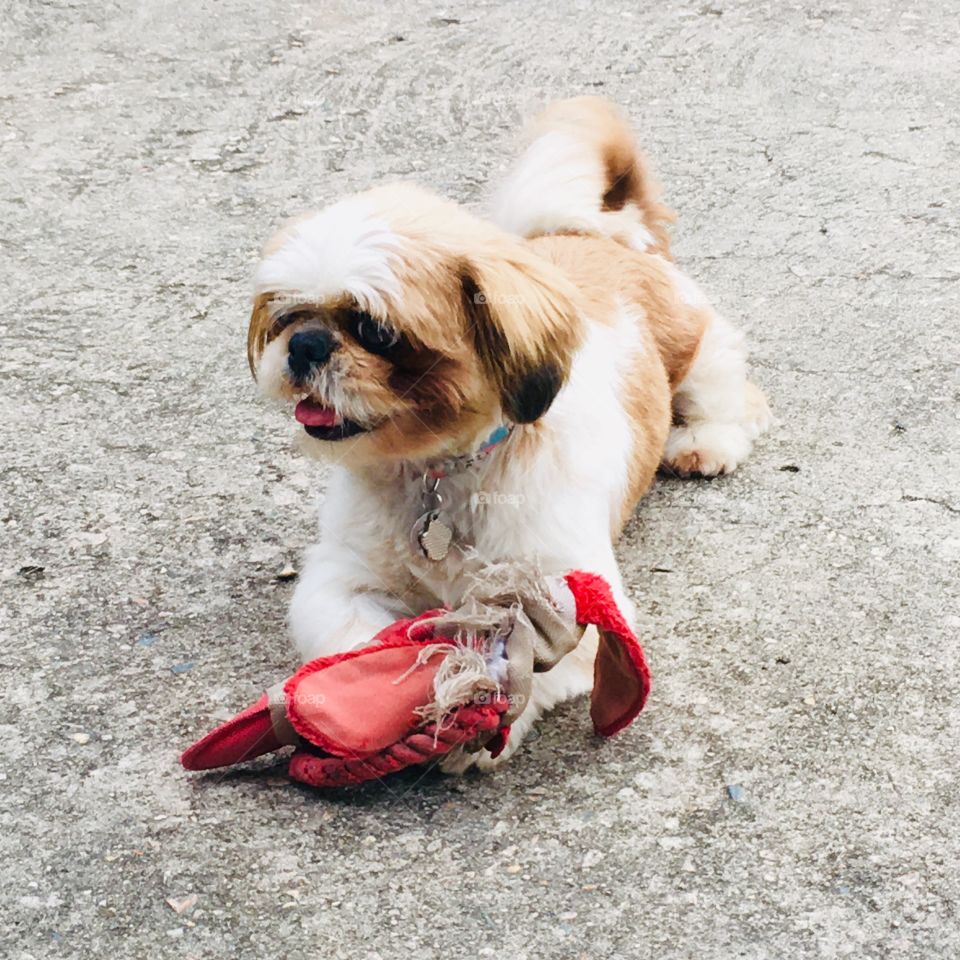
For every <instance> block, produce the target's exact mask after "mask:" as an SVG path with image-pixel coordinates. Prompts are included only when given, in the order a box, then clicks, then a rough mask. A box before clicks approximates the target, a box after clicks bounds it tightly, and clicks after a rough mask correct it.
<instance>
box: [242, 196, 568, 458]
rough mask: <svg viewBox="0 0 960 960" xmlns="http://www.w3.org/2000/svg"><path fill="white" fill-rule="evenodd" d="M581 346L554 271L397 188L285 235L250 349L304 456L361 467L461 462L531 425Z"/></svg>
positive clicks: (479, 226) (309, 219) (260, 278)
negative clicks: (496, 436) (506, 425)
mask: <svg viewBox="0 0 960 960" xmlns="http://www.w3.org/2000/svg"><path fill="white" fill-rule="evenodd" d="M580 336H581V321H580V310H579V307H578V304H577V292H576V290H575V288H574V287H573V286H572V285H571V284H570V283H569V281H568V280H567V279H566V278H565V277H564V276H563V274H562V273H560V271H558V270H557V269H556V268H555V267H554V266H553V265H552V264H550V263H549V262H547V261H546V260H544V259H542V258H540V257H538V256H536V255H535V254H534V253H533V252H532V251H531V250H530V249H529V248H528V247H527V245H526V244H525V243H524V241H522V240H521V239H520V238H517V237H514V236H512V235H510V234H507V233H504V232H502V231H501V230H499V229H497V228H496V227H494V226H492V225H490V224H488V223H485V222H484V221H481V220H479V219H477V218H476V217H474V216H472V215H470V214H469V213H467V212H466V211H464V210H462V209H461V208H459V207H457V206H456V205H454V204H452V203H449V202H447V201H444V200H441V199H439V198H437V197H435V196H433V195H432V194H429V193H427V192H425V191H423V190H420V189H418V188H416V187H413V186H411V185H406V184H400V185H393V186H388V187H381V188H377V189H375V190H372V191H369V192H368V193H365V194H360V195H358V196H355V197H350V198H348V199H346V200H343V201H340V202H339V203H336V204H334V205H333V206H330V207H328V208H326V209H324V210H322V211H320V212H317V213H311V214H307V215H304V216H301V217H299V218H297V219H295V220H293V221H291V222H289V223H288V224H286V225H285V226H284V227H282V228H281V230H280V231H279V233H277V235H276V236H274V237H273V239H272V240H271V241H270V242H269V243H268V244H267V246H266V248H265V250H264V254H263V258H262V260H261V262H260V265H259V267H258V269H257V273H256V280H255V294H254V304H253V313H252V316H251V319H250V329H249V335H248V341H247V346H248V357H249V361H250V367H251V370H252V372H253V374H254V376H255V377H256V378H257V380H258V382H259V384H260V386H261V388H262V389H263V391H264V392H265V393H267V394H268V395H270V396H273V397H277V398H280V399H282V400H286V401H288V402H291V403H295V404H296V406H295V410H294V412H295V416H296V419H297V421H299V423H300V424H301V425H302V427H303V430H304V433H305V441H306V444H307V447H308V449H310V450H311V452H314V453H319V454H321V455H322V454H323V452H324V451H329V450H332V449H334V448H335V449H336V453H335V455H336V456H337V458H338V459H340V460H342V461H344V462H349V463H354V464H370V463H376V462H378V461H384V460H428V459H431V458H436V457H443V456H450V455H455V454H458V453H464V452H469V451H471V450H472V449H475V447H476V445H477V443H478V439H482V438H483V437H485V436H486V435H487V434H489V432H490V430H491V429H492V428H493V427H495V426H496V425H498V424H499V423H502V422H503V421H508V422H512V423H518V424H524V423H531V422H533V421H535V420H537V419H538V418H539V417H541V416H542V415H543V414H544V413H545V412H546V411H547V409H548V408H549V407H550V404H551V403H552V402H553V399H554V397H555V396H556V394H557V392H558V391H559V390H560V389H561V387H562V386H563V384H564V382H565V380H566V378H567V375H568V372H569V369H570V363H571V358H572V355H573V352H574V350H575V348H576V346H577V343H578V342H579V339H580Z"/></svg>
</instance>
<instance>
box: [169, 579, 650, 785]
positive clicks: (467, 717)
mask: <svg viewBox="0 0 960 960" xmlns="http://www.w3.org/2000/svg"><path fill="white" fill-rule="evenodd" d="M591 624H592V625H594V626H595V627H596V628H597V631H598V635H599V641H598V646H597V655H596V659H595V661H594V684H593V693H592V696H591V707H590V715H591V718H592V719H593V725H594V729H595V730H596V731H597V733H599V734H601V735H602V736H607V737H609V736H612V735H613V734H614V733H616V732H617V731H618V730H621V729H623V727H625V726H626V725H627V724H629V723H630V722H631V721H632V720H633V719H634V717H636V715H637V714H638V713H639V712H640V711H641V710H642V709H643V705H644V703H645V702H646V699H647V694H648V692H649V689H650V672H649V670H648V669H647V664H646V661H645V659H644V656H643V650H642V649H641V648H640V644H639V643H638V642H637V639H636V637H635V636H634V635H633V632H632V631H631V630H630V628H629V626H628V625H627V623H626V621H625V620H624V618H623V616H622V615H621V613H620V611H619V610H618V609H617V606H616V603H615V602H614V600H613V597H612V595H611V593H610V588H609V586H608V585H607V583H606V581H605V580H603V579H602V578H601V577H598V576H595V575H593V574H589V573H581V572H574V573H569V574H567V575H566V577H562V578H561V577H545V578H542V577H539V576H534V575H531V574H529V573H527V574H524V573H521V572H519V571H518V568H517V567H515V566H512V565H509V566H508V565H500V566H497V567H488V568H486V570H485V571H484V576H483V577H482V578H478V579H477V581H476V583H475V584H474V586H473V587H472V588H471V590H470V591H468V593H467V596H466V597H465V601H464V604H463V606H461V607H460V608H458V609H457V610H455V611H445V610H434V611H430V612H428V613H424V614H422V615H421V616H419V617H416V618H415V619H412V620H398V621H396V623H393V624H391V625H390V626H389V627H387V628H386V629H384V630H382V631H381V632H380V633H379V634H377V636H376V637H374V638H373V640H372V641H371V643H370V645H369V646H366V647H362V648H360V649H357V650H351V651H349V652H347V653H340V654H336V655H334V656H331V657H321V658H320V659H318V660H313V661H311V662H310V663H307V664H305V665H304V666H303V667H301V668H300V669H299V670H298V671H297V672H296V673H295V674H294V675H293V676H292V677H290V679H288V680H287V681H286V682H285V683H283V684H278V685H277V686H276V687H274V688H272V689H271V690H269V691H268V692H267V693H265V694H264V695H263V696H262V697H261V698H260V699H259V700H258V701H257V702H256V703H255V704H253V706H251V707H249V708H247V709H246V710H244V711H243V712H242V713H240V714H238V715H237V716H236V717H234V718H233V719H232V720H230V721H228V722H227V723H225V724H223V725H222V726H220V727H218V728H217V729H216V730H214V731H213V732H211V733H209V734H207V735H206V736H205V737H204V738H203V739H202V740H199V741H198V742H197V743H195V744H194V745H193V746H191V747H190V748H188V749H187V750H186V751H185V752H184V754H183V756H182V758H181V762H182V764H183V765H184V767H186V768H187V769H188V770H207V769H211V768H213V767H224V766H229V765H231V764H234V763H241V762H243V761H244V760H251V759H253V758H254V757H258V756H260V755H261V754H264V753H269V752H271V751H274V750H279V749H280V748H282V747H284V746H288V745H290V746H294V747H295V748H296V749H295V750H294V752H293V755H292V756H291V758H290V766H289V774H290V776H291V777H293V778H294V779H295V780H300V781H302V782H304V783H308V784H311V785H312V786H315V787H342V786H348V785H350V784H356V783H361V782H363V781H364V780H371V779H374V778H379V777H382V776H384V775H386V774H389V773H393V772H394V771H397V770H400V769H402V768H404V767H407V766H410V765H412V764H422V763H427V762H428V761H430V760H432V759H435V758H437V757H439V756H441V755H443V754H446V753H448V752H449V751H451V750H453V749H464V750H478V749H486V750H488V751H490V753H491V754H493V755H494V756H496V755H497V754H498V753H499V752H500V751H501V750H502V749H503V747H504V745H505V744H506V741H507V736H508V735H509V730H510V723H511V721H512V720H514V719H515V718H516V717H517V716H519V714H520V713H521V712H522V710H523V708H524V706H525V705H526V703H527V699H528V697H529V694H530V687H531V684H532V682H533V673H534V672H537V671H542V670H549V669H550V668H551V667H552V666H554V665H555V664H556V663H557V662H558V661H559V660H560V659H561V658H562V657H563V656H565V655H566V654H567V653H569V652H570V651H571V650H572V649H574V648H575V647H576V646H577V644H578V643H579V642H580V639H581V636H582V634H583V628H584V627H586V626H588V625H591Z"/></svg>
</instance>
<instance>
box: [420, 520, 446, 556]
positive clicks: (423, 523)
mask: <svg viewBox="0 0 960 960" xmlns="http://www.w3.org/2000/svg"><path fill="white" fill-rule="evenodd" d="M417 527H418V528H419V529H418V531H417V543H418V544H419V545H420V549H421V551H423V555H424V556H425V557H426V558H427V559H428V560H434V561H438V560H443V559H444V557H446V555H447V554H448V553H449V552H450V543H451V542H452V540H453V531H452V530H451V529H450V527H448V526H447V525H446V524H445V523H444V522H443V521H442V520H441V519H440V514H438V513H427V514H424V516H422V517H421V518H420V519H419V520H418V521H417Z"/></svg>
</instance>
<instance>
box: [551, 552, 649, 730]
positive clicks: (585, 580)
mask: <svg viewBox="0 0 960 960" xmlns="http://www.w3.org/2000/svg"><path fill="white" fill-rule="evenodd" d="M565 579H566V581H567V586H568V587H569V588H570V590H571V592H572V593H573V597H574V600H575V601H576V604H577V623H581V624H593V625H594V626H596V627H597V629H598V630H599V631H600V643H599V646H598V647H597V659H596V660H595V661H594V665H593V692H592V693H591V695H590V719H591V720H592V721H593V728H594V730H596V732H597V733H599V734H600V735H601V736H603V737H612V736H613V735H614V734H615V733H618V732H619V731H620V730H622V729H623V728H624V727H625V726H627V725H628V724H629V723H630V722H631V721H632V720H633V719H634V718H635V717H636V716H637V714H638V713H639V712H640V711H641V710H642V709H643V706H644V704H645V703H646V702H647V697H648V696H649V694H650V668H649V667H648V666H647V661H646V658H645V657H644V655H643V649H642V648H641V646H640V643H639V642H638V641H637V638H636V637H635V636H634V634H633V631H632V630H631V629H630V627H629V626H628V624H627V621H626V620H624V618H623V614H622V613H621V612H620V609H619V607H618V606H617V604H616V601H615V600H614V599H613V594H612V593H611V592H610V586H609V585H608V583H607V581H606V580H604V579H603V577H599V576H597V575H596V574H594V573H584V572H583V571H581V570H574V571H573V572H572V573H568V574H567V576H566V578H565Z"/></svg>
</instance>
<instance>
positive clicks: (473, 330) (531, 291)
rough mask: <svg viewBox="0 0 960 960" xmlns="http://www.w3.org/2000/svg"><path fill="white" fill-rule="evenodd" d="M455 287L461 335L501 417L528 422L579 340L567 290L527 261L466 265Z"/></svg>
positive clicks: (547, 269)
mask: <svg viewBox="0 0 960 960" xmlns="http://www.w3.org/2000/svg"><path fill="white" fill-rule="evenodd" d="M460 290H461V296H462V298H463V307H464V312H465V314H466V317H467V323H468V325H469V326H468V335H469V336H470V337H471V338H472V341H473V344H474V347H475V349H476V351H477V355H478V356H479V358H480V361H481V363H482V364H483V366H484V369H485V370H486V373H487V375H488V376H489V377H490V378H491V379H492V380H493V382H494V383H495V384H496V386H497V390H498V392H499V394H500V403H501V406H502V407H503V410H504V413H505V414H506V416H507V417H508V418H509V419H510V420H511V421H513V422H514V423H533V421H534V420H538V419H539V418H540V417H542V416H543V415H544V414H545V413H546V412H547V410H549V409H550V405H551V404H552V403H553V401H554V398H555V397H556V395H557V393H559V391H560V388H561V387H562V386H563V384H564V383H565V382H566V379H567V376H568V374H569V372H570V364H571V361H572V357H573V351H574V349H575V347H576V345H577V343H578V341H579V339H580V317H579V314H578V311H577V308H576V305H575V291H574V289H573V287H572V286H571V285H570V284H569V281H567V279H566V278H565V277H564V276H563V275H562V274H561V273H560V272H559V271H556V270H554V269H553V268H552V265H551V264H549V263H546V262H540V261H538V259H537V258H534V257H533V256H530V257H529V258H524V259H520V258H512V259H504V260H503V261H494V260H491V261H489V262H487V263H485V264H483V265H480V264H478V263H476V262H473V263H469V264H466V265H464V266H463V268H462V269H461V273H460Z"/></svg>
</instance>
